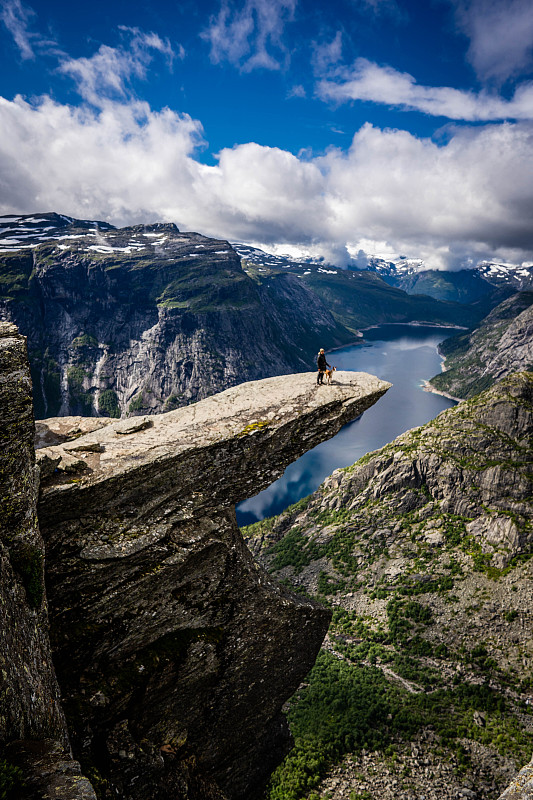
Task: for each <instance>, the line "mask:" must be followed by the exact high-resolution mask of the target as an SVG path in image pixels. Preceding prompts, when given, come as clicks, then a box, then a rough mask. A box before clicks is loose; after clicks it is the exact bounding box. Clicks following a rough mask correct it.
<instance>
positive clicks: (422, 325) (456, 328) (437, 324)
mask: <svg viewBox="0 0 533 800" xmlns="http://www.w3.org/2000/svg"><path fill="white" fill-rule="evenodd" d="M383 325H407V326H409V327H412V328H449V329H450V330H454V331H467V330H469V329H468V328H467V327H465V325H451V324H446V323H445V322H423V321H421V320H414V321H413V322H380V323H379V324H378V325H367V327H366V328H361V330H362V331H370V330H372V329H373V328H381V327H382V326H383Z"/></svg>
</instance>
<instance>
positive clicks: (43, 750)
mask: <svg viewBox="0 0 533 800" xmlns="http://www.w3.org/2000/svg"><path fill="white" fill-rule="evenodd" d="M0 419H1V425H0V618H1V624H0V675H1V690H0V784H1V786H2V789H3V790H4V791H5V792H6V793H7V791H8V788H9V786H10V785H11V786H12V791H13V792H16V793H17V794H16V796H17V797H22V796H23V795H24V797H25V796H26V792H31V791H33V790H35V791H44V790H50V789H51V786H52V785H53V786H54V787H55V788H56V789H59V790H60V791H61V794H60V795H54V796H56V797H59V796H61V797H62V798H65V800H74V799H75V798H78V800H81V798H85V800H90V798H94V793H93V791H92V789H91V787H90V785H89V783H88V781H86V780H85V779H84V778H82V777H81V775H80V772H79V764H77V763H76V762H73V761H72V758H71V754H70V747H69V740H68V734H67V728H66V723H65V718H64V715H63V711H62V709H61V704H60V696H59V687H58V684H57V680H56V676H55V673H54V668H53V665H52V654H51V651H50V642H49V638H48V611H47V604H46V597H45V593H44V545H43V541H42V538H41V535H40V532H39V526H38V523H37V492H38V471H36V467H35V453H34V447H33V437H34V425H33V410H32V401H31V382H30V376H29V368H28V362H27V355H26V342H25V339H24V337H22V336H20V334H19V333H18V331H17V329H16V327H15V326H14V325H10V324H8V323H0ZM23 784H24V785H23ZM2 796H8V795H7V794H5V795H4V794H3V795H2ZM12 796H15V795H12Z"/></svg>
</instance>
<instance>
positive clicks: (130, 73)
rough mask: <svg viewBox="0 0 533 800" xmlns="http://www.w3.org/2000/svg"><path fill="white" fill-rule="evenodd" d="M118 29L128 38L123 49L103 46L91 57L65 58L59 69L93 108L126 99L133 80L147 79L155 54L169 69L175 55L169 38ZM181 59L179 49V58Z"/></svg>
mask: <svg viewBox="0 0 533 800" xmlns="http://www.w3.org/2000/svg"><path fill="white" fill-rule="evenodd" d="M121 30H122V32H123V34H124V35H125V36H126V37H129V41H128V42H127V44H126V46H124V47H119V48H115V47H109V46H108V45H104V44H103V45H101V46H100V48H99V50H98V51H97V52H96V53H95V54H94V55H93V56H91V57H90V58H69V59H65V60H63V61H62V62H61V64H60V66H59V71H60V72H63V73H64V74H65V75H69V76H70V77H71V78H73V79H74V81H75V82H76V84H77V87H78V91H79V93H80V95H81V96H82V97H83V98H84V100H86V101H87V102H89V103H91V104H92V105H94V106H97V107H100V106H102V105H103V104H105V103H106V102H107V100H108V98H109V97H111V98H113V97H115V98H116V97H120V98H125V97H126V96H127V93H128V87H129V84H130V81H131V79H132V78H140V79H143V80H144V79H145V78H146V71H147V67H148V65H149V64H150V63H151V62H152V60H153V54H154V52H155V53H159V54H160V55H163V56H165V57H166V59H167V63H168V64H169V66H170V67H171V66H172V61H173V59H174V57H175V55H176V54H175V52H174V50H173V48H172V46H171V44H170V42H169V41H168V39H161V38H160V37H159V36H158V35H157V34H156V33H144V32H142V31H140V30H138V29H137V28H126V27H122V28H121ZM183 56H184V52H183V49H181V50H180V51H179V52H178V57H181V58H183Z"/></svg>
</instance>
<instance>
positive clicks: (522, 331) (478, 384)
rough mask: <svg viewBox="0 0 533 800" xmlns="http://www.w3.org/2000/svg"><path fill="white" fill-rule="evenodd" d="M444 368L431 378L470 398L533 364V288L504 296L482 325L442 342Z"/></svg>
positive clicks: (450, 391) (455, 394) (456, 394)
mask: <svg viewBox="0 0 533 800" xmlns="http://www.w3.org/2000/svg"><path fill="white" fill-rule="evenodd" d="M439 350H440V352H441V353H442V355H444V356H445V362H444V372H442V373H441V374H440V375H436V376H435V377H434V378H432V379H431V380H430V382H429V383H430V385H431V386H432V387H433V388H435V389H437V390H438V391H441V392H444V393H445V394H448V395H451V396H452V397H456V398H462V399H464V398H468V397H472V396H473V395H475V394H478V393H479V392H480V391H482V390H483V389H487V388H488V387H489V386H491V385H492V384H493V383H495V381H497V380H500V379H501V378H504V377H506V376H507V375H510V374H511V373H513V372H518V371H520V370H528V369H531V368H532V367H533V292H531V291H524V292H519V293H518V294H514V295H512V296H511V297H510V298H508V299H506V300H504V301H503V302H502V303H500V304H499V305H498V306H496V308H494V309H493V310H492V311H491V312H490V314H489V315H488V316H487V317H485V319H484V320H483V321H482V322H481V324H480V325H479V327H477V328H476V329H475V330H473V331H470V332H468V333H465V334H462V335H459V336H455V337H453V338H450V339H447V340H446V341H444V342H442V344H441V345H440V347H439Z"/></svg>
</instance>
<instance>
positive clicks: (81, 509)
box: [38, 372, 389, 800]
mask: <svg viewBox="0 0 533 800" xmlns="http://www.w3.org/2000/svg"><path fill="white" fill-rule="evenodd" d="M388 387H389V384H388V383H386V382H384V381H380V380H378V379H377V378H375V377H373V376H370V375H367V374H365V373H351V372H337V373H336V380H335V383H334V385H331V386H320V387H317V386H316V381H315V373H304V374H298V375H291V376H283V377H278V378H269V379H266V380H262V381H256V382H253V383H247V384H243V385H241V386H238V387H235V388H232V389H228V390H227V391H225V392H223V393H221V394H219V395H216V396H214V397H210V398H207V399H205V400H202V401H201V402H199V403H197V404H196V405H193V406H189V407H186V408H182V409H178V410H176V411H173V412H170V413H168V414H163V415H160V416H151V417H134V418H131V419H125V420H120V421H106V422H107V424H104V425H103V426H102V427H99V428H98V429H93V427H94V426H93V425H92V423H93V422H94V423H95V424H100V423H102V422H103V420H91V422H90V423H89V427H87V424H88V423H87V422H86V421H83V420H80V418H70V419H69V418H66V419H54V420H46V421H44V422H41V423H40V424H39V430H38V441H39V444H43V443H47V444H48V446H47V447H44V448H40V449H39V450H38V459H39V461H40V463H41V464H42V470H43V472H42V474H43V478H42V484H41V499H40V504H39V519H40V524H41V528H42V531H43V536H44V539H45V542H46V548H47V586H48V595H49V602H50V615H51V637H52V642H53V648H54V651H55V659H56V667H57V670H58V675H59V680H60V684H61V688H62V692H63V695H64V702H65V709H66V713H67V718H68V720H69V724H70V728H71V731H72V736H73V739H74V744H75V750H76V753H77V755H78V756H79V757H80V758H81V759H82V763H83V764H84V765H89V766H88V768H89V769H90V774H91V777H93V776H97V778H98V780H99V786H100V787H101V791H102V792H103V794H104V796H105V797H112V796H113V797H114V796H116V794H118V795H119V796H121V797H125V798H126V797H127V798H139V799H140V798H143V800H144V799H145V798H146V797H147V796H150V798H151V800H156V798H167V797H169V796H176V797H181V796H183V797H185V796H187V797H188V796H192V795H189V794H186V793H185V792H186V791H187V785H190V784H191V781H192V780H193V779H194V780H200V777H201V780H203V781H206V782H207V783H205V784H204V789H203V790H201V791H200V794H197V796H198V797H202V796H203V797H206V798H207V797H208V796H209V794H208V792H211V793H212V795H211V796H213V797H215V796H217V795H216V792H217V790H218V788H220V789H221V790H222V792H223V793H224V794H225V795H226V796H227V797H229V798H235V799H237V798H251V797H254V796H256V795H257V794H258V793H259V792H260V790H261V788H262V787H263V785H264V783H265V782H266V780H267V779H268V777H269V774H270V772H271V771H272V769H273V768H274V767H275V766H276V764H277V763H279V761H280V760H281V758H282V757H283V755H284V754H285V753H286V752H287V749H288V747H289V745H290V736H289V733H288V728H287V724H286V722H285V718H284V717H283V715H282V714H281V708H282V705H283V703H284V702H285V701H286V700H287V698H288V697H289V696H290V695H291V694H292V693H293V691H294V690H295V689H296V687H297V686H298V684H299V683H300V681H301V680H302V678H303V677H304V676H305V675H306V673H307V672H308V670H309V668H310V666H311V665H312V664H313V662H314V659H315V657H316V654H317V652H318V649H319V647H320V644H321V642H322V639H323V637H324V634H325V632H326V630H327V626H328V622H329V616H330V615H329V611H327V610H326V609H323V608H321V607H320V606H318V605H317V604H315V603H314V602H313V601H311V600H309V599H307V598H305V597H302V596H298V595H294V594H291V593H290V592H289V591H287V590H285V589H284V588H283V587H280V586H279V585H276V584H275V583H274V582H272V581H271V579H270V578H269V576H268V575H267V574H266V573H265V572H264V571H263V570H262V568H261V567H259V566H258V565H257V564H256V563H255V562H254V560H253V559H252V557H251V555H250V553H249V551H248V550H247V548H246V546H245V545H244V543H243V540H242V537H241V535H240V532H239V529H238V527H237V524H236V520H235V510H234V508H235V504H236V503H237V502H239V501H241V500H243V499H245V498H247V497H250V496H251V495H253V494H256V493H257V492H259V491H261V490H262V489H263V488H265V487H266V486H267V485H269V484H270V483H271V482H272V481H273V480H275V479H276V478H277V477H278V476H279V475H280V474H281V473H282V471H283V470H284V468H285V467H286V466H287V465H288V464H289V463H290V462H292V461H294V460H295V459H296V458H298V457H299V456H300V455H302V454H303V453H304V452H305V451H307V450H308V449H310V448H311V447H313V446H314V445H316V444H318V443H319V442H321V441H323V440H325V439H327V438H330V437H331V436H333V435H334V434H335V433H336V432H337V431H338V430H339V429H340V427H341V426H342V425H343V424H345V423H346V422H348V421H350V420H352V419H354V418H355V417H357V416H358V415H359V414H361V413H362V412H363V411H365V410H366V409H367V408H368V407H369V406H371V405H372V404H373V403H374V402H376V401H377V400H378V399H379V397H381V396H382V395H383V394H384V392H385V391H386V390H387V389H388ZM84 431H85V432H84ZM191 776H192V778H191ZM199 776H200V777H199ZM202 791H203V795H202V793H201V792H202Z"/></svg>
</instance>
